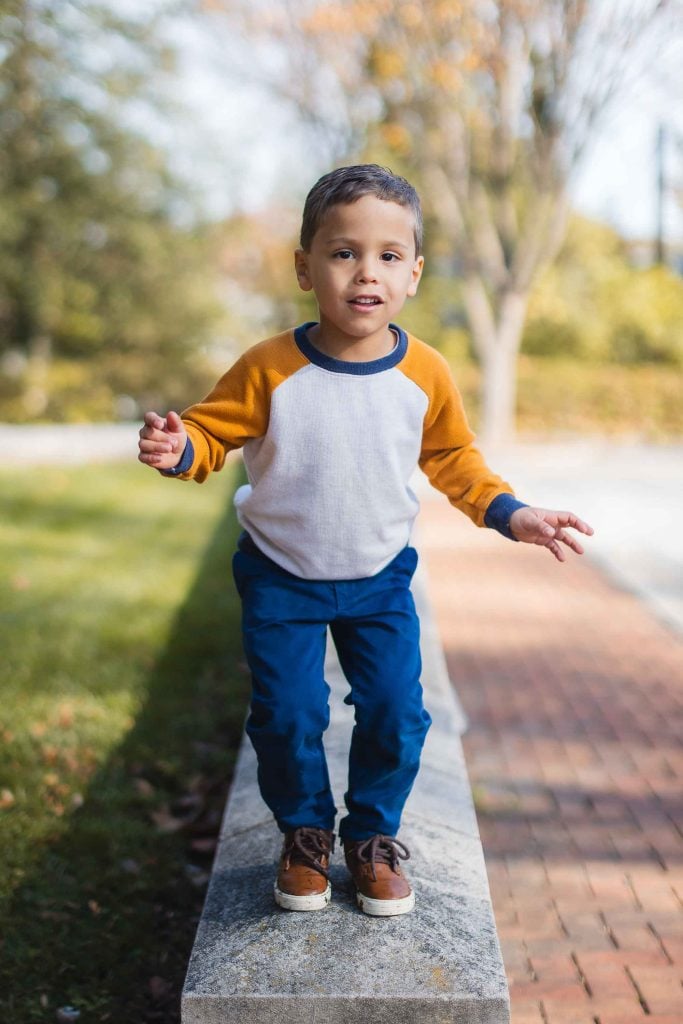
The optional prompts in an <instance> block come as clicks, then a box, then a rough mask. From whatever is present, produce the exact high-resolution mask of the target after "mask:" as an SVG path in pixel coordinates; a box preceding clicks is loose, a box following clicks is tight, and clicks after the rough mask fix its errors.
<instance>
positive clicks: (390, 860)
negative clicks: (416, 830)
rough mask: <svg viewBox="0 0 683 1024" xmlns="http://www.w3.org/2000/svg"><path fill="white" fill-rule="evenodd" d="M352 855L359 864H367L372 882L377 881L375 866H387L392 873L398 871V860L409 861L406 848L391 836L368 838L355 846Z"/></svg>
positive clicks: (408, 852) (408, 853)
mask: <svg viewBox="0 0 683 1024" xmlns="http://www.w3.org/2000/svg"><path fill="white" fill-rule="evenodd" d="M354 853H355V855H356V857H357V858H358V861H359V863H361V864H369V865H370V869H371V871H372V880H373V882H376V881H377V873H376V871H375V864H389V866H390V867H391V870H392V871H397V870H398V862H399V860H410V851H409V850H408V847H407V846H406V845H405V844H404V843H401V842H399V841H398V839H394V838H393V836H382V835H377V836H370V838H369V839H363V840H361V842H359V843H358V845H357V846H356V848H355V850H354Z"/></svg>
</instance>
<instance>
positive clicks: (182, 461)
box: [159, 437, 194, 476]
mask: <svg viewBox="0 0 683 1024" xmlns="http://www.w3.org/2000/svg"><path fill="white" fill-rule="evenodd" d="M193 462H194V446H193V444H192V441H190V438H189V437H186V441H185V447H184V448H183V453H182V455H181V456H180V458H179V459H178V461H177V463H176V464H175V466H173V467H172V468H171V469H160V470H159V472H160V473H161V474H162V476H180V474H181V473H187V471H188V469H190V468H191V466H192V463H193Z"/></svg>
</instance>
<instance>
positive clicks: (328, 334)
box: [306, 323, 396, 363]
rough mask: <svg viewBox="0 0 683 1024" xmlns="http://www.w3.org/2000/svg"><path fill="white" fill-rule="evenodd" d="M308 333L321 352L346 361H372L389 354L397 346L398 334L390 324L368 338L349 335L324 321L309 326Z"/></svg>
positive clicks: (310, 339) (311, 341)
mask: <svg viewBox="0 0 683 1024" xmlns="http://www.w3.org/2000/svg"><path fill="white" fill-rule="evenodd" d="M306 333H307V337H308V340H309V341H310V343H311V344H312V345H313V346H314V347H315V348H317V349H318V351H319V352H322V353H323V355H326V356H330V357H331V358H332V359H339V360H340V361H341V362H344V363H370V362H372V361H373V360H375V359H382V358H383V357H384V356H388V355H389V354H390V353H391V352H393V350H394V349H395V348H396V334H395V332H394V331H392V329H391V328H390V327H389V325H388V324H387V326H386V327H385V328H384V329H383V330H382V331H381V332H379V331H377V332H376V333H375V334H372V335H370V336H369V337H367V338H352V337H349V335H348V334H344V333H343V332H341V331H337V330H335V328H334V327H333V326H330V325H326V324H324V323H320V324H316V325H315V326H314V327H309V329H308V331H307V332H306Z"/></svg>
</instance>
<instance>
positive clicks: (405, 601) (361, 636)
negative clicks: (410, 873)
mask: <svg viewBox="0 0 683 1024" xmlns="http://www.w3.org/2000/svg"><path fill="white" fill-rule="evenodd" d="M416 564H417V553H416V552H415V550H414V548H410V547H409V548H405V549H404V551H402V552H401V553H400V554H399V555H397V557H396V558H395V559H394V561H393V562H391V563H390V565H389V566H387V567H386V569H384V570H383V571H382V572H381V573H379V574H378V575H377V576H375V577H372V578H371V579H369V580H359V581H351V582H350V583H348V584H344V585H343V586H344V587H346V588H347V591H346V598H347V599H346V600H345V601H344V602H343V609H344V613H343V614H338V616H337V618H336V619H335V621H334V622H333V623H332V624H331V630H332V636H333V638H334V642H335V646H336V648H337V653H338V654H339V660H340V663H341V666H342V669H343V671H344V675H345V676H346V678H347V680H348V682H349V684H350V686H351V692H350V694H349V697H348V698H347V702H348V703H352V704H353V705H354V707H355V719H356V721H355V726H354V730H353V735H352V739H351V751H350V756H349V788H348V791H347V793H346V794H345V802H346V807H347V810H348V815H347V816H346V817H345V818H343V819H342V821H341V822H340V827H339V835H340V837H341V838H342V839H366V838H368V837H369V836H371V835H375V834H376V833H378V832H381V833H383V834H385V835H390V836H395V835H396V833H397V832H398V829H399V825H400V821H401V813H402V811H403V807H404V805H405V802H406V800H407V799H408V795H409V793H410V790H411V789H412V785H413V782H414V781H415V776H416V775H417V772H418V768H419V763H420V754H421V752H422V747H423V744H424V740H425V737H426V735H427V731H428V729H429V726H430V724H431V718H430V716H429V714H428V712H427V711H426V710H425V708H424V706H423V703H422V686H421V684H420V671H421V658H420V647H419V639H420V633H419V620H418V617H417V613H416V611H415V604H414V602H413V597H412V594H411V592H410V589H409V585H410V580H411V577H412V575H413V572H414V571H415V566H416ZM353 587H355V588H356V591H355V595H354V592H353ZM340 592H341V591H340ZM340 604H341V602H340Z"/></svg>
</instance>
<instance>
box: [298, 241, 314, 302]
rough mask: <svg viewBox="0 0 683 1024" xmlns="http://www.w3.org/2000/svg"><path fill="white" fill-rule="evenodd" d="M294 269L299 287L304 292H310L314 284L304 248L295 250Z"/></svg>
mask: <svg viewBox="0 0 683 1024" xmlns="http://www.w3.org/2000/svg"><path fill="white" fill-rule="evenodd" d="M294 270H295V271H296V279H297V281H298V282H299V288H301V290H302V292H310V290H311V289H312V287H313V284H312V282H311V278H310V275H309V273H308V260H307V258H306V253H305V252H304V250H303V249H295V250H294Z"/></svg>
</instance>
